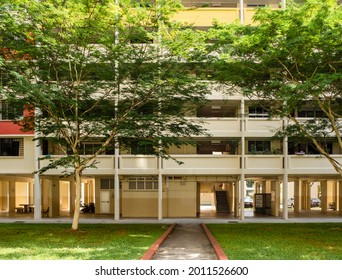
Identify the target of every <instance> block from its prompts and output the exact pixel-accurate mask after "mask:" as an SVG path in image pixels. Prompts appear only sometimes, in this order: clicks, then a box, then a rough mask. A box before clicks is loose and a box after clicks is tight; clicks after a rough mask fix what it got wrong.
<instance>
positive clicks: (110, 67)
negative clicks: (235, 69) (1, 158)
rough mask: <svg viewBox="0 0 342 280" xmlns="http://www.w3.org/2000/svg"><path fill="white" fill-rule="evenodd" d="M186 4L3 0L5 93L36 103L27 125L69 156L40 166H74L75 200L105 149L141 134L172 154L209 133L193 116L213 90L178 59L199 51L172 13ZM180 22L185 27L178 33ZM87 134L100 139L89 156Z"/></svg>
mask: <svg viewBox="0 0 342 280" xmlns="http://www.w3.org/2000/svg"><path fill="white" fill-rule="evenodd" d="M179 7H180V2H179V1H171V0H159V1H156V2H155V1H134V0H120V1H117V2H116V1H99V0H77V1H76V0H63V1H62V0H47V1H25V0H22V1H20V0H18V1H14V2H11V3H4V5H2V6H1V12H2V15H3V16H2V17H1V18H0V30H1V31H2V32H1V33H0V58H1V61H0V73H1V76H2V77H4V78H2V79H1V87H0V90H1V95H4V96H5V98H6V99H7V101H8V102H10V103H11V105H18V104H19V105H21V106H27V108H28V109H29V112H30V114H27V115H25V117H24V118H23V119H19V120H17V122H18V123H19V124H20V125H22V127H23V129H25V130H31V131H32V130H33V129H35V131H36V133H37V139H38V140H48V141H49V143H50V144H53V146H52V147H49V149H50V150H51V149H56V147H55V146H57V147H58V151H59V153H61V154H62V155H63V156H62V157H60V158H59V159H58V160H54V159H51V161H50V164H49V165H48V166H46V167H44V168H42V169H40V170H39V172H40V173H44V172H45V171H47V170H49V169H51V168H57V167H65V168H66V170H67V171H70V170H71V174H72V173H73V175H74V176H75V182H76V184H75V186H76V205H77V204H78V202H77V201H78V200H79V196H80V183H81V182H80V179H79V178H80V176H81V175H82V172H83V170H84V169H86V168H90V167H96V164H97V162H96V157H97V156H98V155H99V154H102V153H104V152H105V151H106V149H107V147H111V148H113V147H114V146H116V144H117V143H120V144H121V146H122V147H124V146H125V145H126V144H127V143H130V142H133V141H142V142H148V143H149V144H150V145H151V146H152V147H153V152H154V154H155V155H157V156H161V157H168V156H169V155H168V154H167V153H166V148H167V147H168V146H170V145H173V144H175V145H179V144H180V141H181V140H180V137H181V138H182V139H190V138H191V137H192V136H196V135H203V134H204V133H205V131H204V130H203V129H202V128H201V126H200V124H199V123H195V122H194V121H193V120H189V119H188V118H187V116H188V115H189V112H192V111H194V110H195V108H196V107H197V106H198V105H199V104H202V103H203V102H204V97H205V93H206V92H207V90H206V85H205V84H204V83H199V82H198V80H197V78H196V77H193V76H192V75H191V71H190V67H189V66H188V67H184V68H182V67H179V63H183V62H184V63H185V62H187V60H189V58H191V59H192V58H193V57H195V56H196V55H197V54H196V52H194V51H192V50H191V48H190V45H189V46H186V47H185V48H184V45H182V44H179V43H177V40H178V37H179V38H181V41H182V42H184V41H185V37H186V36H180V34H182V32H186V31H185V30H183V29H182V28H181V26H179V25H177V24H175V25H174V24H173V22H172V19H171V16H172V15H173V14H174V13H175V12H176V11H177V9H178V8H179ZM173 26H174V28H175V29H178V30H177V31H176V30H175V31H174V33H173V35H172V34H171V33H169V32H168V30H169V29H170V28H171V27H173ZM175 34H178V35H179V36H175ZM187 34H188V37H189V38H190V33H187ZM171 35H172V36H171ZM191 41H194V40H191ZM188 65H190V66H191V64H188ZM150 105H152V107H150V110H147V111H146V110H142V108H144V107H146V106H150ZM34 110H35V113H34V114H33V111H34ZM127 139H128V141H127ZM87 141H88V142H89V141H97V142H98V143H99V144H100V145H96V146H94V147H96V149H93V151H92V152H91V153H90V154H89V155H83V150H82V145H83V143H86V142H87ZM114 142H115V143H114ZM190 142H191V140H189V141H186V140H184V143H190ZM49 153H50V151H49ZM53 153H54V151H53V150H52V154H53ZM48 157H49V156H48ZM69 174H70V173H69ZM76 209H77V208H76ZM76 211H78V210H75V213H76ZM74 217H75V220H77V215H74Z"/></svg>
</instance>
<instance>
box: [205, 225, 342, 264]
mask: <svg viewBox="0 0 342 280" xmlns="http://www.w3.org/2000/svg"><path fill="white" fill-rule="evenodd" d="M207 227H208V229H209V230H210V231H211V233H212V234H213V235H214V237H215V238H216V240H217V241H218V242H219V243H220V245H221V247H222V249H223V250H224V252H225V253H226V255H227V256H228V258H229V259H231V260H342V223H322V224H321V223H319V224H318V223H317V224H316V223H313V224H311V223H308V224H292V223H288V224H208V225H207Z"/></svg>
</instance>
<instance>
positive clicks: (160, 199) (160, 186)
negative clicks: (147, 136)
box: [158, 157, 163, 220]
mask: <svg viewBox="0 0 342 280" xmlns="http://www.w3.org/2000/svg"><path fill="white" fill-rule="evenodd" d="M161 219H163V176H162V158H161V157H158V220H161Z"/></svg>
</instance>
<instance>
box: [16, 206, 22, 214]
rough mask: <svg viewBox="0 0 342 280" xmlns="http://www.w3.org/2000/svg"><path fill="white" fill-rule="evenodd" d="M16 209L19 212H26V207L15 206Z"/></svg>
mask: <svg viewBox="0 0 342 280" xmlns="http://www.w3.org/2000/svg"><path fill="white" fill-rule="evenodd" d="M15 211H16V212H17V213H21V214H24V207H15Z"/></svg>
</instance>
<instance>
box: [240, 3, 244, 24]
mask: <svg viewBox="0 0 342 280" xmlns="http://www.w3.org/2000/svg"><path fill="white" fill-rule="evenodd" d="M243 6H244V3H243V0H240V23H241V24H244V23H245V14H244V9H243V8H244V7H243Z"/></svg>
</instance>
